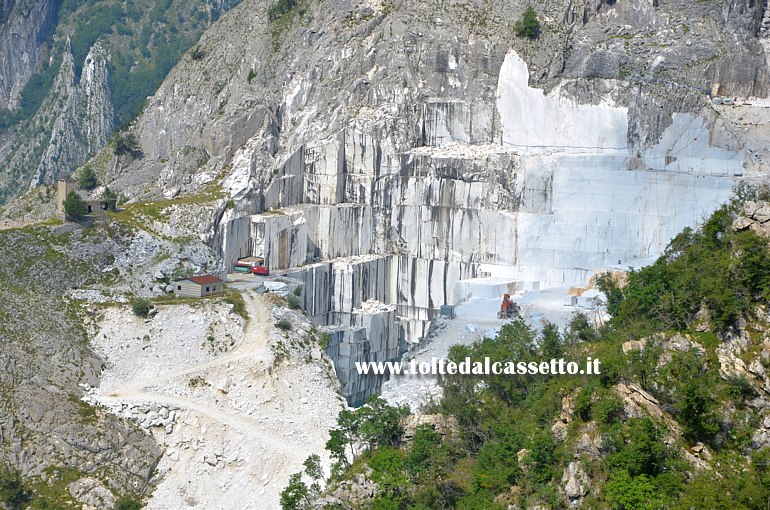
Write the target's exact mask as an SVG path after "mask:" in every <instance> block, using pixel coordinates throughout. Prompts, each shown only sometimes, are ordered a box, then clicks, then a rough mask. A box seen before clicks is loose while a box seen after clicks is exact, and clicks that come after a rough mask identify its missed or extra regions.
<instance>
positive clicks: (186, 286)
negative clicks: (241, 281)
mask: <svg viewBox="0 0 770 510" xmlns="http://www.w3.org/2000/svg"><path fill="white" fill-rule="evenodd" d="M224 286H225V282H223V281H222V280H220V279H219V278H217V277H216V276H214V275H210V274H204V275H201V276H193V277H191V278H185V279H184V280H177V281H175V282H174V294H176V295H177V296H181V297H205V296H216V295H219V294H222V292H223V291H224Z"/></svg>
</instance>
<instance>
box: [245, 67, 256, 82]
mask: <svg viewBox="0 0 770 510" xmlns="http://www.w3.org/2000/svg"><path fill="white" fill-rule="evenodd" d="M256 77H257V73H256V72H254V69H249V76H248V77H247V78H246V82H248V83H249V84H250V83H251V80H253V79H254V78H256Z"/></svg>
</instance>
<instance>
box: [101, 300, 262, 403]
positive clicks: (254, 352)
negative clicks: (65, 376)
mask: <svg viewBox="0 0 770 510" xmlns="http://www.w3.org/2000/svg"><path fill="white" fill-rule="evenodd" d="M242 295H243V301H244V304H245V306H246V312H247V315H248V317H249V321H248V322H247V323H246V329H245V330H244V334H243V341H242V342H241V343H239V344H238V345H236V346H235V347H233V349H232V350H231V351H230V352H228V353H225V354H223V355H222V356H218V357H216V358H214V359H213V360H210V361H207V362H205V363H199V364H197V365H193V366H191V367H187V368H185V369H183V370H179V371H176V372H166V373H163V374H161V375H158V376H157V377H153V378H151V379H144V380H141V381H136V382H132V383H131V384H126V385H124V386H121V387H119V388H115V389H114V390H112V391H110V392H109V393H108V394H107V395H106V396H107V397H109V398H115V399H118V398H126V397H128V395H130V394H136V393H146V394H150V393H149V392H146V391H144V390H145V389H146V388H149V387H151V386H155V385H157V384H159V383H163V382H166V381H169V380H170V379H175V378H177V377H182V376H186V375H191V374H195V373H196V372H200V371H203V370H206V369H208V368H214V367H218V366H221V365H224V364H226V363H230V362H233V361H239V360H242V359H244V358H249V357H252V356H255V357H256V356H259V357H260V361H269V360H270V354H271V353H270V351H269V349H268V347H267V344H268V342H267V339H268V338H269V335H270V324H269V322H267V321H259V320H258V318H259V317H270V310H269V309H268V307H267V306H266V305H265V303H263V302H261V300H260V299H258V298H256V297H254V296H253V295H250V294H247V293H245V292H244V293H243V294H242Z"/></svg>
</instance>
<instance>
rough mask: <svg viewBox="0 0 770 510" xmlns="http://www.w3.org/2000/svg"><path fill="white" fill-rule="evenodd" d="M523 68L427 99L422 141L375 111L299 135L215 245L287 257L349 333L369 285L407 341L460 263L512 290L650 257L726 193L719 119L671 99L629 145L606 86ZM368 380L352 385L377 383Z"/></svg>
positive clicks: (274, 264) (738, 167) (311, 295)
mask: <svg viewBox="0 0 770 510" xmlns="http://www.w3.org/2000/svg"><path fill="white" fill-rule="evenodd" d="M528 79H529V74H528V70H527V67H526V65H525V63H524V62H523V61H522V60H521V59H520V58H519V57H518V56H517V55H516V54H515V53H514V52H512V51H511V52H509V53H508V55H507V56H506V58H505V61H504V63H503V65H502V68H501V70H500V76H499V80H498V86H497V99H496V104H495V108H494V111H492V110H490V109H489V108H485V107H484V106H483V105H481V104H479V105H475V104H469V103H468V102H466V101H463V100H458V99H446V98H428V99H427V100H426V101H425V103H424V105H423V111H424V113H425V116H426V122H425V133H424V136H423V145H422V146H416V147H413V148H411V149H409V150H407V151H401V152H399V151H397V150H396V149H395V147H396V146H397V145H398V144H397V143H395V141H394V140H392V139H390V138H389V136H390V135H389V133H388V131H387V130H385V129H383V128H382V126H380V127H376V126H375V127H371V126H370V128H369V129H367V128H366V126H365V125H364V124H362V123H357V122H352V123H351V124H350V125H348V126H344V127H343V128H342V129H341V130H340V131H339V132H337V133H336V134H335V135H334V136H332V137H331V138H329V139H326V140H318V141H313V142H312V143H309V142H308V143H306V144H305V145H304V146H302V147H301V148H300V149H298V150H296V151H295V152H294V153H292V154H291V155H290V156H289V157H288V158H287V159H286V160H285V162H284V163H283V165H282V166H281V167H280V168H279V169H278V171H277V173H276V175H275V176H274V178H273V180H272V182H271V183H270V184H269V186H268V187H267V189H266V190H265V193H264V205H265V208H271V209H272V211H268V212H265V213H262V214H258V215H254V216H252V217H250V218H249V219H248V220H246V221H248V228H245V225H244V223H243V221H244V220H243V219H241V220H232V221H230V222H229V223H227V224H226V225H225V228H224V231H225V234H224V235H223V236H222V239H223V243H224V246H223V250H224V252H225V260H226V261H230V262H232V260H234V259H235V258H237V254H240V253H243V252H244V251H248V252H250V253H252V254H255V255H262V256H265V257H266V258H267V259H268V262H269V265H270V268H271V270H273V271H280V270H284V269H289V268H292V269H291V270H290V276H293V277H296V278H299V279H301V280H302V281H303V282H304V287H303V288H304V294H303V300H304V305H305V309H306V310H308V313H309V315H310V316H311V317H312V320H313V321H314V322H315V323H316V324H317V325H322V326H337V327H343V328H348V329H349V330H350V332H349V333H346V334H347V335H348V336H349V335H353V336H352V337H350V338H356V341H355V342H353V343H354V344H356V342H358V343H357V344H356V345H358V344H361V342H370V343H371V342H372V340H373V339H374V338H378V337H379V335H381V334H382V328H383V327H384V326H382V325H381V324H380V322H377V323H376V324H375V323H374V322H372V323H367V324H366V325H361V324H355V325H354V324H347V325H345V326H343V325H342V322H340V321H341V320H342V319H341V318H342V317H343V316H345V314H351V313H354V309H356V308H358V307H360V306H361V304H362V303H363V302H365V301H367V300H370V299H374V300H377V301H380V302H382V303H389V304H392V305H395V306H396V312H395V314H394V315H393V317H394V319H393V320H394V321H397V322H398V324H399V328H400V333H399V334H400V338H401V339H403V340H407V341H409V342H416V341H418V340H419V339H420V338H421V337H423V336H424V335H425V333H426V331H427V327H428V326H429V324H430V321H431V319H432V318H433V317H434V314H435V312H436V310H437V309H438V307H440V306H441V305H443V304H456V303H457V302H458V301H460V300H462V299H467V298H468V297H470V296H472V295H473V293H474V292H476V291H478V289H479V288H481V287H478V286H475V285H474V284H472V283H468V281H469V280H470V281H471V282H472V280H473V279H474V278H477V277H480V276H484V277H492V278H499V279H500V281H501V282H503V283H502V284H501V285H503V286H504V287H505V288H506V289H514V290H522V289H543V288H548V287H563V286H570V285H577V284H581V283H584V282H586V281H587V280H588V278H589V277H590V275H591V274H592V273H593V272H595V271H596V270H598V269H601V268H604V267H607V266H610V265H615V264H617V263H618V261H622V263H624V264H629V263H633V261H635V260H639V261H641V260H649V259H651V258H654V257H655V256H657V255H659V254H660V253H662V251H663V250H664V248H665V246H666V245H667V243H668V242H669V240H670V239H671V238H672V237H674V236H675V235H676V234H677V233H678V232H680V231H681V230H682V229H683V228H684V227H687V226H695V225H697V224H699V223H700V222H702V221H703V220H704V219H705V218H707V217H708V216H709V215H710V214H711V212H712V211H713V210H715V209H716V208H717V207H718V206H719V205H720V204H722V203H724V202H725V201H726V200H727V199H728V198H729V196H730V194H731V190H732V187H733V185H734V183H735V182H736V179H738V178H740V176H741V175H742V172H743V159H742V156H741V155H740V154H739V153H738V152H735V151H734V150H733V146H732V142H731V139H730V137H729V136H728V135H727V134H726V133H725V132H723V131H722V129H721V127H720V125H719V124H718V123H714V122H711V123H708V122H706V121H705V120H704V119H703V118H700V117H697V116H695V115H692V114H676V115H675V116H674V122H673V123H672V125H671V126H669V127H668V128H667V129H666V131H665V132H664V133H663V136H662V138H661V140H660V142H659V143H658V144H657V145H656V146H654V147H651V148H648V149H644V150H640V151H638V152H637V151H636V150H635V149H632V148H630V147H629V145H628V142H627V139H628V134H629V117H630V116H629V111H628V109H627V108H626V107H618V106H616V105H615V104H614V103H613V102H612V100H611V99H610V98H606V99H605V100H601V101H599V102H598V103H597V104H577V103H576V102H575V101H574V100H572V99H570V98H568V97H567V96H566V95H565V94H563V93H562V92H561V91H560V89H559V87H556V88H554V89H553V90H552V91H551V92H549V93H548V94H545V93H544V92H543V91H542V90H539V89H534V88H531V87H529V85H528ZM245 232H248V234H245ZM637 265H638V264H637ZM458 282H461V283H459V284H458ZM500 288H502V287H500ZM484 292H487V291H484ZM396 317H397V318H396ZM362 328H363V332H362ZM389 331H390V330H389ZM335 334H338V335H342V337H340V338H343V337H344V336H345V334H343V333H335ZM361 335H364V337H365V339H362V338H361ZM343 339H344V338H343ZM379 344H382V342H379V343H378V345H379ZM385 344H388V343H387V342H386V343H385ZM385 344H382V345H385ZM351 345H353V344H351ZM388 345H389V344H388ZM383 352H385V353H386V354H387V355H386V357H385V359H395V358H397V357H398V356H400V354H401V352H399V349H396V350H393V349H392V348H388V349H386V351H383ZM383 352H378V353H377V356H379V355H380V354H383ZM391 356H393V357H391ZM357 384H358V383H357ZM361 384H364V383H361ZM372 384H374V386H367V387H365V388H364V387H357V388H355V389H354V388H350V391H353V392H356V393H357V394H359V395H360V392H361V391H364V392H369V391H371V390H372V388H373V387H376V386H378V385H379V384H380V382H373V383H372Z"/></svg>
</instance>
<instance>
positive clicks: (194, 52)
mask: <svg viewBox="0 0 770 510" xmlns="http://www.w3.org/2000/svg"><path fill="white" fill-rule="evenodd" d="M205 56H206V51H205V50H204V49H203V48H201V47H200V46H196V47H195V48H193V49H191V50H190V58H191V59H193V60H203V57H205Z"/></svg>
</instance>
